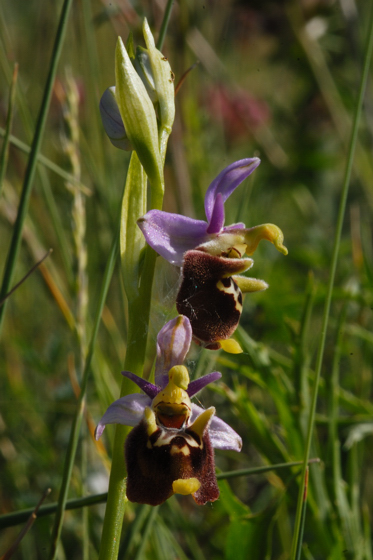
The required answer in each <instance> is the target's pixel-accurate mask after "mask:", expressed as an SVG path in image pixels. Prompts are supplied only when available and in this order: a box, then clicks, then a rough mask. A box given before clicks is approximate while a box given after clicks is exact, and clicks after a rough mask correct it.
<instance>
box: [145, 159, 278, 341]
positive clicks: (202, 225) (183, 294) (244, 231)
mask: <svg viewBox="0 0 373 560" xmlns="http://www.w3.org/2000/svg"><path fill="white" fill-rule="evenodd" d="M259 164H260V160H259V159H258V158H247V159H242V160H239V161H236V162H234V163H232V164H231V165H229V166H228V167H226V168H225V169H223V171H222V172H221V173H220V174H219V175H218V176H217V177H216V178H215V179H214V181H213V182H212V183H211V185H210V186H209V188H208V189H207V192H206V196H205V212H206V218H207V221H202V220H195V219H192V218H187V217H185V216H181V215H179V214H171V213H168V212H163V211H161V210H150V212H148V213H147V214H145V216H143V217H142V218H140V219H139V220H138V221H137V223H138V226H139V227H140V229H141V231H142V232H143V234H144V237H145V239H146V241H147V243H148V244H149V245H150V246H151V247H152V248H153V249H154V250H155V251H157V253H159V254H160V255H161V256H162V257H164V258H165V259H167V260H168V261H169V262H170V263H171V264H174V265H176V266H180V267H182V282H181V286H180V290H179V293H178V296H177V300H176V306H177V310H178V312H179V313H181V314H183V315H186V316H187V317H188V318H189V319H190V322H191V325H192V330H193V338H194V340H195V341H196V342H197V343H199V344H202V345H204V346H205V347H207V348H209V349H212V350H216V349H218V348H221V347H223V348H225V349H226V350H227V351H229V352H239V351H240V349H239V347H238V348H237V343H236V344H234V343H233V341H231V339H230V337H231V336H232V334H233V332H234V331H235V329H236V328H237V325H238V322H239V319H240V316H241V312H242V292H255V291H260V290H265V289H266V288H267V287H268V285H267V283H266V282H264V281H263V280H259V279H256V278H248V277H245V276H238V274H240V273H242V272H244V271H246V270H248V269H249V268H251V266H252V265H253V260H252V259H250V258H247V257H244V255H245V254H246V255H252V254H253V253H254V251H255V250H256V248H257V246H258V244H259V241H261V240H262V239H267V240H268V241H270V242H271V243H273V244H274V245H275V247H276V248H277V249H278V250H279V251H280V252H281V253H283V254H284V255H286V254H287V249H286V247H285V246H284V245H283V240H284V236H283V233H282V231H281V230H280V229H279V228H278V227H277V226H275V225H274V224H263V225H260V226H255V227H252V228H246V227H245V224H242V223H238V224H232V225H229V226H225V225H224V223H225V214H224V203H225V201H226V200H227V199H228V197H229V196H230V195H231V194H232V193H233V191H234V190H235V189H236V188H237V187H238V185H240V184H241V183H242V181H243V180H244V179H246V178H247V177H248V176H249V175H250V174H251V173H252V172H253V171H254V170H255V169H256V168H257V167H258V165H259Z"/></svg>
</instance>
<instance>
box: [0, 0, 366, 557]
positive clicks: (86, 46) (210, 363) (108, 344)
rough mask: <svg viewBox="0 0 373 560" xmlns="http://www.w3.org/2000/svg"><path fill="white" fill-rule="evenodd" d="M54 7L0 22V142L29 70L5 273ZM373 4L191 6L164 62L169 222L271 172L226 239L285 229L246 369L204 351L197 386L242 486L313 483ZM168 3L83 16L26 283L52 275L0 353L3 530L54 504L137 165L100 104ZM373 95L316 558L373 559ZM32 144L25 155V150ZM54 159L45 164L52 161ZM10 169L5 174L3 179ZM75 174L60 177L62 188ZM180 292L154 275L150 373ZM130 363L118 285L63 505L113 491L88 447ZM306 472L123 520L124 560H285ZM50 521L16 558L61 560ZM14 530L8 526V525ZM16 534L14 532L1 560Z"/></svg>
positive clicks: (357, 186) (85, 551) (9, 200)
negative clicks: (307, 453)
mask: <svg viewBox="0 0 373 560" xmlns="http://www.w3.org/2000/svg"><path fill="white" fill-rule="evenodd" d="M60 4H61V3H58V6H57V5H56V4H55V3H54V2H45V1H44V2H43V1H41V0H29V1H28V2H24V1H21V0H13V1H12V2H5V3H4V2H3V3H1V5H0V29H1V32H0V41H1V44H0V92H1V93H0V111H1V116H0V125H1V126H2V127H3V129H2V131H0V132H1V135H2V137H3V136H4V128H5V122H6V116H7V111H8V97H9V87H10V83H11V78H12V73H13V65H14V63H15V62H18V64H19V71H18V80H17V85H16V98H15V105H14V119H13V125H12V134H13V137H12V138H11V144H10V151H9V160H8V165H7V168H6V174H5V178H4V181H3V184H2V190H1V195H0V196H1V198H0V269H1V270H2V269H3V267H4V266H5V260H6V255H7V253H8V248H9V244H10V240H11V234H12V228H13V223H14V219H15V215H16V210H17V206H18V200H19V195H20V191H21V188H22V183H23V179H24V174H25V169H26V164H27V146H30V144H31V140H32V137H33V133H34V129H35V122H36V116H37V114H38V111H39V107H40V103H41V98H42V93H43V89H44V85H45V82H46V78H47V71H48V66H49V63H50V57H51V51H52V46H53V42H54V37H55V34H56V28H57V23H58V18H59V13H60V9H61V6H60ZM370 4H371V2H363V1H360V2H354V0H350V1H347V0H340V1H332V0H330V1H328V0H302V1H297V0H294V1H293V2H292V1H289V2H277V1H270V0H265V1H262V2H257V1H254V0H251V1H244V0H242V1H241V2H239V1H234V0H231V1H227V0H188V1H186V0H181V1H179V2H175V4H174V6H173V11H172V15H171V20H170V23H169V27H168V32H167V36H166V41H165V45H164V48H163V52H164V53H165V55H166V56H167V57H168V59H169V60H170V63H171V65H172V68H173V71H174V72H175V75H176V83H177V82H178V81H179V79H180V78H181V76H182V75H183V73H184V72H185V71H186V70H187V69H188V68H189V67H190V66H191V65H193V64H194V63H195V62H196V61H197V60H198V61H199V64H198V65H197V66H196V67H195V68H194V69H193V71H192V72H191V73H190V74H189V75H188V76H187V78H186V80H185V82H184V83H183V85H182V87H181V88H180V90H179V92H178V94H177V98H176V102H177V115H176V121H175V124H174V129H173V133H172V135H171V137H170V142H169V151H168V157H167V163H166V197H165V205H164V209H165V210H167V211H173V212H179V213H183V214H186V215H188V216H195V217H198V218H201V219H203V218H204V211H203V198H204V194H205V191H206V189H207V187H208V185H209V183H210V181H211V180H212V179H213V178H214V177H215V176H216V175H217V174H218V172H220V171H221V169H223V167H225V166H226V165H228V164H229V163H231V162H233V161H235V160H238V159H241V158H243V157H251V156H253V155H257V156H259V157H260V158H261V160H262V163H261V165H260V167H259V168H258V169H257V170H256V171H255V173H254V174H253V176H252V177H251V178H250V179H249V180H247V181H246V182H245V184H244V185H242V186H241V187H240V188H239V189H238V190H237V192H236V193H235V194H234V195H233V196H232V197H231V199H229V202H228V203H227V205H226V210H227V223H233V222H234V221H244V222H245V223H246V225H247V226H249V227H250V226H252V225H257V224H260V223H263V222H273V223H275V224H277V225H278V226H279V227H281V229H282V230H283V232H284V234H285V243H286V245H287V247H288V249H289V255H288V256H287V257H283V256H282V255H280V254H278V253H277V252H276V251H275V249H274V248H273V247H272V246H270V245H269V244H265V243H262V245H261V246H260V247H259V249H258V251H257V252H256V254H255V256H254V260H255V264H254V268H253V275H255V276H258V277H259V278H263V279H265V280H266V281H267V282H268V283H269V284H270V288H269V289H268V290H267V291H266V292H264V293H260V294H253V295H247V296H246V297H245V303H244V313H243V318H242V321H241V327H240V329H239V331H238V339H239V340H240V342H241V344H242V346H243V348H244V353H243V354H242V355H239V356H232V355H229V354H225V353H223V352H209V351H204V350H201V349H200V348H196V347H194V348H193V349H192V352H191V353H190V355H189V364H188V365H189V368H190V371H191V375H192V376H199V375H201V374H202V373H206V372H208V371H213V370H214V369H218V370H220V371H222V373H223V378H222V381H221V382H219V383H216V384H214V385H215V386H214V387H213V386H210V387H209V388H206V389H205V391H204V392H203V393H202V394H201V396H200V401H201V403H202V405H203V406H209V405H211V404H213V405H214V406H216V407H217V411H218V414H219V416H220V417H222V418H224V419H225V420H226V421H227V422H229V423H230V424H231V425H232V426H233V427H234V428H235V429H236V430H237V431H238V432H239V433H240V434H241V436H242V437H243V440H244V446H243V451H242V453H241V454H239V455H238V454H235V453H233V452H218V453H217V455H216V462H217V467H218V469H220V470H221V471H224V472H226V471H231V470H236V469H244V468H250V467H256V466H265V465H274V464H277V463H285V462H291V461H301V460H302V458H303V453H304V444H305V438H306V431H307V421H308V416H309V410H310V402H311V394H312V389H313V384H314V378H315V376H314V368H315V356H316V351H317V345H318V342H319V337H320V329H321V323H322V313H323V308H324V301H325V293H326V286H327V282H328V278H329V275H330V262H331V255H332V249H333V237H334V231H335V226H336V221H337V211H338V205H339V199H340V193H341V187H342V182H343V174H344V169H345V163H346V157H347V145H348V138H349V136H350V131H351V126H352V112H353V108H354V104H355V101H356V96H357V89H358V84H359V80H360V75H361V71H362V63H363V56H364V41H365V37H366V34H367V32H368V29H367V23H368V20H369V18H368V16H369V10H370V9H371V6H370ZM164 7H165V2H163V1H161V0H159V1H157V2H151V1H146V0H141V1H138V2H136V1H133V2H129V1H119V0H118V2H115V3H114V2H108V1H105V0H103V1H102V2H100V1H98V0H97V1H96V0H92V1H91V2H90V0H76V1H75V2H74V3H73V5H72V11H71V13H70V16H69V22H68V28H67V35H66V38H65V42H64V45H63V51H62V56H61V60H60V63H59V67H58V77H57V79H56V81H55V84H54V88H53V97H52V103H51V107H50V110H49V113H48V119H47V124H46V131H45V134H44V138H43V143H42V148H41V152H42V154H43V156H44V159H43V160H42V161H40V162H39V164H38V167H37V173H36V176H35V180H34V183H33V190H32V195H31V200H30V206H29V211H28V214H27V218H26V221H25V225H24V229H23V239H22V247H21V252H20V255H19V258H18V261H17V266H16V271H15V281H18V280H19V279H20V278H22V277H23V276H24V275H25V274H26V273H27V271H28V270H29V269H30V268H31V266H32V265H33V264H34V263H35V262H36V261H38V260H39V259H40V258H41V257H42V256H43V255H44V254H45V253H46V252H47V250H48V249H49V248H52V249H53V253H52V254H51V255H50V256H49V257H48V258H47V260H46V261H45V262H44V263H43V264H42V265H41V266H40V267H39V269H38V270H37V271H36V272H35V273H33V274H32V276H30V277H29V278H28V279H27V281H26V282H25V283H24V284H23V285H22V286H21V287H20V288H19V289H18V290H17V291H16V292H15V293H14V294H13V295H12V296H11V297H10V298H9V301H8V302H7V307H6V311H5V316H4V322H3V325H2V331H1V340H0V372H1V375H0V473H1V478H0V480H1V482H0V514H7V513H9V512H12V511H17V510H21V509H24V508H28V507H34V506H35V505H36V504H37V502H38V501H39V499H40V497H41V495H42V493H43V491H44V490H45V488H47V487H50V488H51V489H52V492H51V495H50V497H48V498H47V500H46V503H47V502H48V501H50V502H54V501H56V499H57V497H58V491H59V488H60V485H61V477H62V465H63V461H64V457H65V454H66V448H67V443H68V439H69V434H70V428H71V422H72V417H73V415H74V411H75V407H76V399H77V395H78V393H79V379H80V376H81V373H82V364H83V361H84V360H83V358H84V355H85V352H86V349H87V343H88V340H89V337H90V334H91V331H92V323H93V318H94V314H95V311H96V301H97V298H98V294H99V291H100V287H101V283H102V277H103V272H104V269H105V265H106V262H107V259H108V254H109V249H110V246H111V243H112V240H113V237H114V235H115V231H116V223H117V213H118V209H119V206H120V200H121V196H122V191H123V186H124V182H125V176H126V169H127V165H128V160H129V156H128V154H126V153H124V152H120V151H119V150H116V149H115V148H114V147H113V146H112V145H111V144H110V142H109V140H108V139H107V138H106V137H105V134H104V132H103V127H102V125H101V121H100V116H99V110H98V103H99V99H100V96H101V94H102V92H103V91H104V90H105V89H106V87H108V86H110V85H113V84H114V48H115V43H116V38H117V36H118V35H121V36H122V37H123V39H124V40H125V39H126V38H127V35H128V33H129V31H133V33H134V37H135V41H136V42H137V43H140V44H141V42H142V39H141V22H142V18H143V17H144V16H145V17H147V18H148V20H149V23H150V25H151V27H152V29H153V31H154V32H155V34H156V31H157V30H158V29H159V27H160V24H161V21H162V17H163V11H164ZM372 135H373V106H372V81H371V78H370V79H369V81H368V90H367V95H366V101H365V104H364V112H363V118H362V122H361V127H360V133H359V141H358V146H357V151H356V157H355V163H354V168H353V175H352V181H351V185H350V191H349V197H348V201H347V212H346V218H345V222H344V227H343V233H342V243H341V248H340V254H339V261H338V268H337V275H336V282H335V288H334V290H333V299H332V306H331V313H330V321H329V328H328V332H327V340H326V348H325V355H324V361H323V368H322V379H321V383H320V390H319V398H318V404H317V414H316V423H315V430H314V439H313V443H312V448H311V456H312V457H319V458H320V463H316V464H312V465H311V467H310V482H309V494H308V505H307V511H306V519H305V528H304V536H303V547H302V551H301V553H302V558H306V559H320V560H326V559H327V560H334V559H335V560H339V559H341V558H347V559H361V560H363V559H366V560H368V559H371V558H372V547H371V543H372V541H371V529H372V516H373V511H372V504H373V482H372V481H373V472H372V471H373V451H372V449H373V446H372V435H373V404H372V402H371V401H372V384H373V377H372V375H373V372H372V363H373V345H372V343H373V334H372V326H373V320H372V319H373V316H372V309H373V287H372V283H373V265H372V263H373V248H372V243H373V236H372V233H373V232H372V208H373V164H372V157H371V150H372ZM21 142H23V143H24V144H22V143H21ZM45 158H47V159H45ZM3 169H5V168H4V167H3ZM66 174H68V175H66ZM177 282H178V273H177V270H176V269H174V268H173V267H172V266H171V265H169V264H168V263H166V262H162V260H161V259H158V263H157V269H156V279H155V287H154V293H153V308H152V313H151V330H150V332H149V344H148V365H147V371H148V372H150V370H151V367H152V363H153V358H154V351H155V339H156V335H157V332H158V331H159V329H160V328H161V327H162V326H163V324H164V323H165V322H166V321H167V320H169V319H171V318H172V317H173V316H175V314H176V311H175V308H174V307H173V302H174V298H175V295H176V290H177ZM125 351H126V300H125V295H124V291H123V286H122V280H121V278H120V270H119V266H117V267H116V269H115V271H114V275H113V278H112V282H111V286H110V289H109V293H108V297H107V301H106V305H105V308H104V312H103V315H102V322H101V326H100V330H99V335H98V340H97V344H96V347H95V353H94V358H93V363H92V375H91V377H90V380H89V384H88V405H87V411H86V415H85V423H84V427H83V430H82V435H81V440H80V443H79V447H78V456H77V460H76V461H75V465H74V469H73V477H72V484H71V487H70V492H69V497H70V498H74V497H79V496H82V495H87V494H97V493H102V492H105V491H106V490H107V480H108V469H109V467H110V455H111V443H112V436H113V430H111V429H110V427H109V428H108V429H107V430H106V432H105V437H104V438H103V443H101V442H100V443H99V444H97V443H95V442H94V440H93V438H92V432H93V429H94V426H95V424H96V423H97V421H98V419H99V418H100V417H101V415H102V414H103V412H104V411H105V410H106V408H107V406H108V405H109V404H110V403H111V402H112V401H113V400H115V399H116V398H117V397H118V394H119V388H118V387H119V383H120V381H121V376H120V371H121V369H122V367H123V361H124V356H125ZM299 473H300V467H286V468H283V469H278V470H272V471H267V472H265V473H262V474H258V473H257V474H255V475H253V476H245V477H237V478H232V479H230V480H226V481H224V480H221V481H220V482H219V486H220V490H221V498H220V499H219V501H218V502H216V503H214V504H212V505H207V506H204V507H197V506H195V505H194V503H193V501H192V500H191V498H190V497H187V498H181V497H178V498H176V497H173V498H172V499H170V500H169V501H168V502H166V503H165V504H163V505H162V506H161V507H159V508H150V507H148V506H136V505H129V507H128V508H127V513H126V519H125V525H124V532H123V539H124V540H123V543H122V545H121V552H120V556H119V557H120V558H131V559H132V558H138V559H142V558H149V559H152V560H153V559H158V558H159V559H162V560H164V559H167V560H168V559H173V558H175V559H176V558H180V559H184V558H190V559H196V560H202V559H204V558H209V559H210V558H214V559H225V560H231V559H234V560H241V559H244V558H250V559H251V560H256V559H257V560H264V559H276V560H279V559H281V560H285V559H286V558H289V554H290V549H291V541H292V534H293V526H294V518H295V512H296V506H297V496H298V491H299V483H300V476H299ZM103 511H104V506H103V505H94V506H90V507H86V508H84V509H78V510H75V511H68V512H66V514H65V520H64V528H63V533H62V544H61V545H60V549H59V558H61V559H63V558H69V559H70V560H75V559H80V558H83V557H84V558H93V559H94V558H96V557H97V550H98V546H99V539H100V534H101V527H102V519H103ZM52 522H53V520H52V517H51V516H46V517H41V518H40V519H38V520H37V521H36V522H35V524H34V525H33V527H32V529H31V530H30V531H29V533H28V534H27V535H26V537H25V538H24V540H23V542H22V544H21V546H20V548H19V549H18V551H17V553H16V554H15V556H14V558H22V559H27V560H37V559H42V558H46V557H47V553H48V549H49V546H50V531H51V527H52ZM2 523H3V524H2V527H4V525H5V522H3V521H2ZM19 530H20V527H19V526H18V527H7V528H3V529H2V530H1V532H0V554H2V553H4V552H5V550H7V548H8V547H9V546H10V545H11V544H12V543H13V542H14V540H15V539H16V537H17V535H18V533H19Z"/></svg>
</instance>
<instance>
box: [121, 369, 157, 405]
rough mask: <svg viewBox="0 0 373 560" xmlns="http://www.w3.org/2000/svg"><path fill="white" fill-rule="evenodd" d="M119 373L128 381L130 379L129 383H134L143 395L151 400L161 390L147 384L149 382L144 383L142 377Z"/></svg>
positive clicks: (127, 372)
mask: <svg viewBox="0 0 373 560" xmlns="http://www.w3.org/2000/svg"><path fill="white" fill-rule="evenodd" d="M121 373H122V375H124V377H127V378H128V379H131V381H133V382H134V383H136V385H137V386H138V387H140V389H142V390H143V391H144V393H146V394H147V395H148V397H150V398H151V399H152V400H153V399H154V397H156V396H157V395H158V393H159V391H160V390H161V389H160V387H157V385H153V383H149V381H146V380H145V379H143V378H142V377H139V376H138V375H135V374H134V373H132V372H131V371H122V372H121Z"/></svg>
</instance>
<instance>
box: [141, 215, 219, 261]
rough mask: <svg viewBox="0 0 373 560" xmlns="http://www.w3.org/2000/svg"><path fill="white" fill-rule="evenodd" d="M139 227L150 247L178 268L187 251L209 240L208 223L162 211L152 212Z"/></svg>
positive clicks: (143, 218)
mask: <svg viewBox="0 0 373 560" xmlns="http://www.w3.org/2000/svg"><path fill="white" fill-rule="evenodd" d="M137 225H138V226H139V228H140V229H141V231H142V233H143V234H144V237H145V239H146V241H147V243H148V244H149V245H150V247H152V248H153V249H154V250H155V251H156V252H157V253H158V254H159V255H161V256H162V257H164V258H165V259H166V260H168V261H169V262H170V263H171V264H174V265H176V266H181V265H182V263H183V255H184V253H185V251H189V250H190V249H194V248H195V247H198V245H200V244H201V243H204V242H205V241H206V240H207V239H208V235H207V233H206V229H207V223H206V222H203V221H202V220H193V219H192V218H187V217H186V216H181V215H180V214H171V213H169V212H162V210H150V212H148V213H147V214H145V216H143V217H142V218H140V219H139V220H137Z"/></svg>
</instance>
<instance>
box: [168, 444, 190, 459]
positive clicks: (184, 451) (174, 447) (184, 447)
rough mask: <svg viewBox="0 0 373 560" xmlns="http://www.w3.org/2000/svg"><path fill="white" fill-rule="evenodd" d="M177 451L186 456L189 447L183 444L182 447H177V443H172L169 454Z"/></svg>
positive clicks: (175, 453)
mask: <svg viewBox="0 0 373 560" xmlns="http://www.w3.org/2000/svg"><path fill="white" fill-rule="evenodd" d="M178 453H182V454H183V455H185V457H187V456H188V455H190V449H189V447H188V446H187V445H183V447H178V446H177V445H173V446H172V447H171V455H177V454H178Z"/></svg>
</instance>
